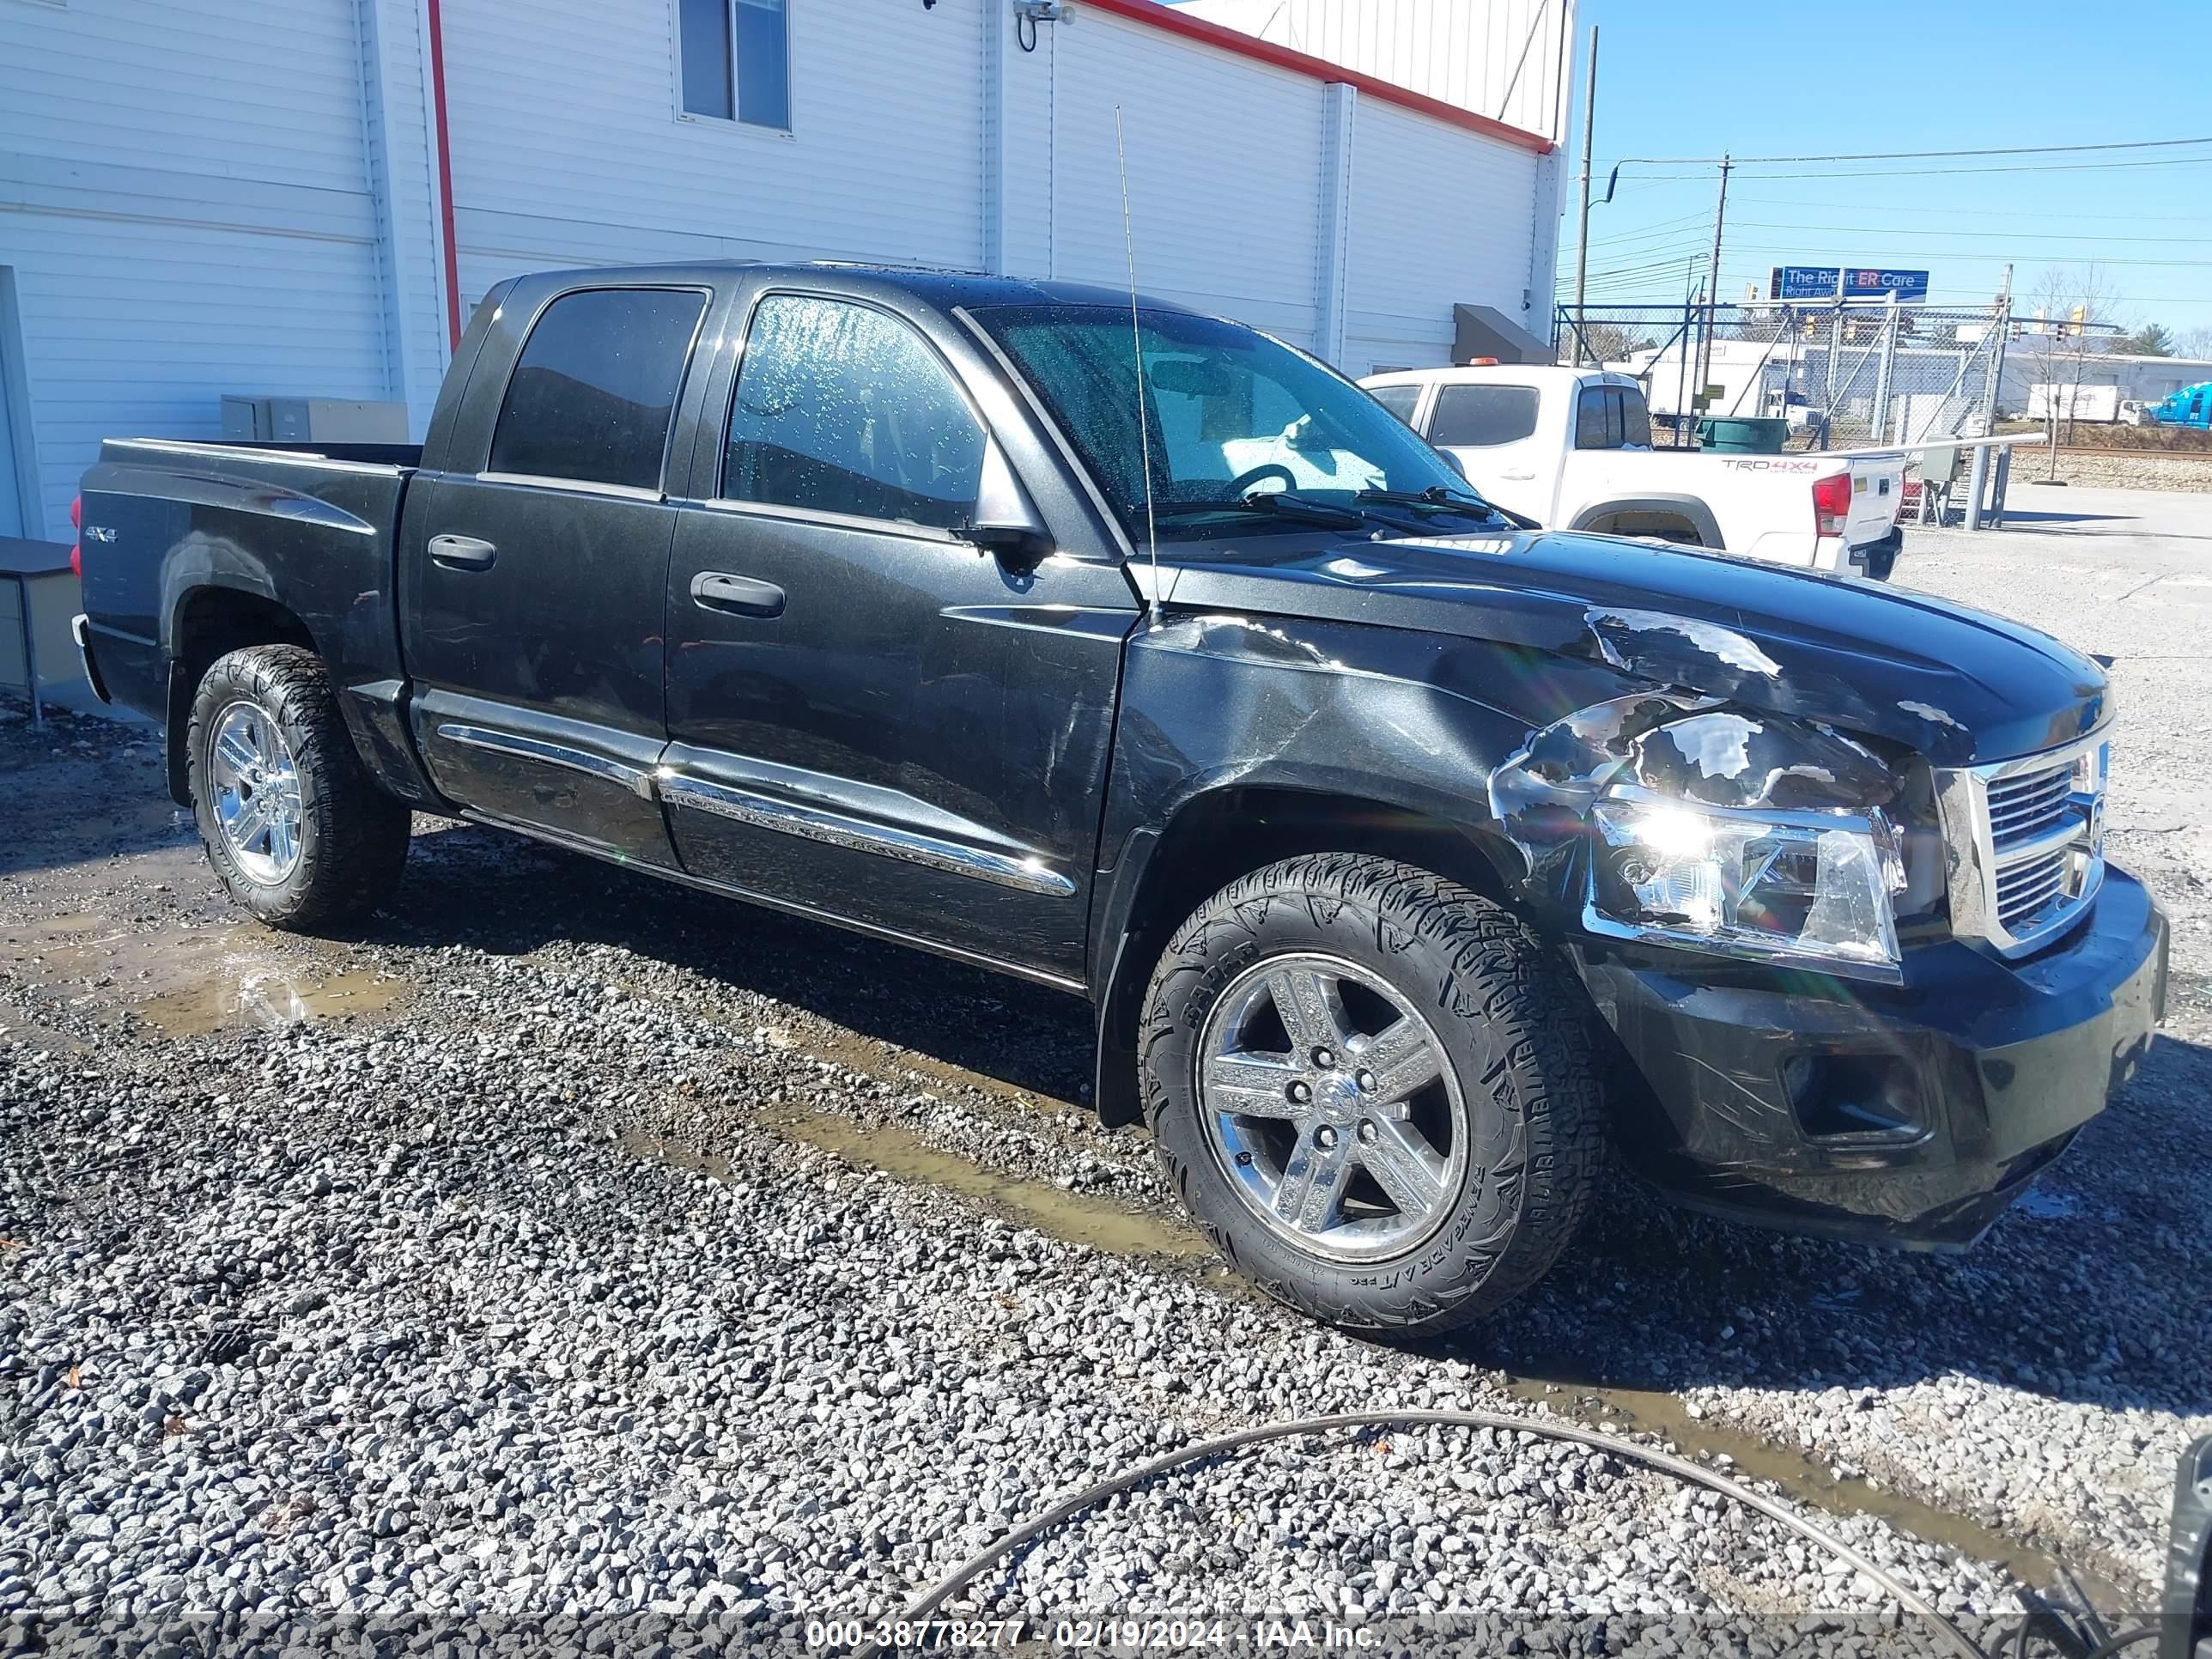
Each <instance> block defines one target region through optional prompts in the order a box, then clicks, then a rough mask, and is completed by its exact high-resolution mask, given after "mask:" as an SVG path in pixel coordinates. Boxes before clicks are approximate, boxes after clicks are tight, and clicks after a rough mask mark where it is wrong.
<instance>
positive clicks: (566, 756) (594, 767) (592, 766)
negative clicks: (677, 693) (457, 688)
mask: <svg viewBox="0 0 2212 1659" xmlns="http://www.w3.org/2000/svg"><path fill="white" fill-rule="evenodd" d="M438 735H439V736H440V737H441V738H445V739H446V740H447V742H448V743H461V744H467V745H468V746H469V747H470V748H471V749H489V750H491V751H492V752H493V753H495V754H500V755H514V756H519V757H521V758H522V759H524V760H534V761H543V762H544V763H545V764H546V765H548V766H560V767H565V768H567V769H568V770H569V771H571V772H581V773H582V774H584V775H585V776H586V777H592V778H599V779H601V780H603V781H605V782H608V783H616V784H620V785H621V786H622V787H623V788H625V789H627V790H629V792H630V793H632V794H633V795H637V796H640V797H641V798H642V799H646V800H651V799H653V774H652V773H651V772H650V771H648V770H647V769H646V768H644V767H641V766H631V765H629V764H628V763H626V762H623V761H618V760H611V759H609V758H608V757H606V756H605V755H595V754H592V752H591V751H590V750H585V749H571V748H569V747H568V744H561V743H548V742H547V741H546V740H545V739H544V738H528V737H524V736H523V735H522V734H521V733H520V732H495V731H492V730H490V729H489V727H486V726H465V725H462V724H461V723H459V721H453V720H449V721H447V722H445V723H444V724H442V725H441V726H439V727H438Z"/></svg>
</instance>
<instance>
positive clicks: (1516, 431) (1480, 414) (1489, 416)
mask: <svg viewBox="0 0 2212 1659" xmlns="http://www.w3.org/2000/svg"><path fill="white" fill-rule="evenodd" d="M1535 430H1536V388H1535V387H1534V386H1446V387H1444V388H1443V391H1441V392H1437V406H1436V408H1435V409H1434V410H1431V413H1430V415H1429V441H1430V442H1431V443H1432V444H1437V445H1441V446H1443V447H1447V448H1453V449H1487V448H1489V447H1491V446H1492V445H1493V444H1510V443H1518V442H1519V441H1521V440H1522V439H1523V438H1527V437H1530V436H1533V435H1534V433H1535Z"/></svg>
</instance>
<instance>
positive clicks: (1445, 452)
mask: <svg viewBox="0 0 2212 1659" xmlns="http://www.w3.org/2000/svg"><path fill="white" fill-rule="evenodd" d="M1431 447H1434V446H1431ZM1437 459H1439V460H1441V461H1442V462H1443V464H1444V465H1446V466H1448V467H1449V468H1450V469H1451V470H1452V471H1455V472H1456V473H1458V474H1459V476H1460V477H1461V478H1462V479H1463V480H1464V479H1466V477H1467V467H1466V465H1465V464H1464V463H1463V462H1462V461H1461V459H1460V458H1459V457H1458V456H1456V455H1455V454H1453V453H1451V451H1449V449H1439V450H1437Z"/></svg>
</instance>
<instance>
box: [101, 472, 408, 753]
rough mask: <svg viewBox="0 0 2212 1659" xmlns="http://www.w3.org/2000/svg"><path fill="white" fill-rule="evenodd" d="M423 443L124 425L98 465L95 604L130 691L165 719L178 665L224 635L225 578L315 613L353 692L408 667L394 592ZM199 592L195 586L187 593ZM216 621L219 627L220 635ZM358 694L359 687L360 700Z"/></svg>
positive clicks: (315, 625) (111, 658) (120, 681)
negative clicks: (219, 584)
mask: <svg viewBox="0 0 2212 1659" xmlns="http://www.w3.org/2000/svg"><path fill="white" fill-rule="evenodd" d="M421 459H422V451H421V449H420V448H419V447H416V446H415V445H412V444H327V445H324V446H322V447H319V448H313V449H309V448H302V447H296V446H291V445H285V444H275V443H196V442H191V441H182V440H177V439H168V438H112V439H110V440H108V441H106V443H104V444H103V445H101V446H100V460H99V463H98V464H97V465H94V467H93V468H92V469H91V471H88V472H87V473H86V474H85V477H84V488H83V501H82V520H83V523H82V532H81V533H82V537H83V539H84V542H85V543H86V544H88V548H94V549H96V550H97V556H95V557H91V558H88V559H86V560H85V561H84V566H85V573H84V609H85V614H86V617H87V618H88V627H89V629H90V630H91V633H92V635H93V636H94V647H95V650H96V653H97V656H98V659H99V662H100V672H101V675H102V678H104V679H105V680H106V684H107V686H108V689H109V690H110V692H111V693H112V695H113V696H114V697H115V699H116V701H117V702H121V703H123V704H125V706H126V707H129V708H135V709H137V710H138V711H139V712H140V713H142V714H147V715H149V716H151V717H152V718H153V719H155V720H167V719H169V718H171V717H172V716H173V714H174V713H175V712H176V711H175V710H174V709H173V708H172V707H171V701H172V696H173V687H172V685H171V684H170V681H171V665H172V664H174V665H177V666H178V667H179V669H181V670H182V671H185V672H188V673H190V674H191V675H192V676H193V678H195V679H196V678H197V670H198V666H199V665H198V664H197V663H196V661H195V658H196V656H197V654H201V653H203V652H204V647H205V646H206V645H207V644H208V643H209V641H211V640H213V639H218V638H219V637H220V634H219V628H220V625H221V618H220V617H216V616H215V615H213V614H212V613H208V612H204V611H203V610H202V609H200V607H203V606H204V605H207V604H209V603H210V599H209V598H208V595H207V592H206V584H207V582H208V579H209V578H210V577H211V576H220V577H222V579H223V586H225V587H226V588H227V589H228V592H230V593H232V594H234V595H242V596H246V597H245V598H244V599H232V600H229V601H226V602H227V603H230V604H233V605H236V604H240V603H246V604H250V603H251V599H250V596H251V595H253V594H257V593H258V594H262V595H265V596H267V598H268V599H270V602H271V603H272V604H273V603H276V602H277V601H278V600H279V599H280V596H281V600H282V603H283V606H284V608H286V609H287V610H289V611H290V612H292V613H293V614H294V615H295V616H296V617H299V618H300V619H301V621H303V622H305V623H306V624H307V631H308V633H309V634H310V635H312V641H313V646H314V648H315V649H316V650H317V651H318V652H319V653H321V654H322V656H323V658H324V659H325V661H326V662H327V663H328V664H329V665H330V667H331V678H332V679H333V680H334V681H335V683H336V684H337V685H338V686H339V687H340V688H341V689H349V688H356V687H361V686H364V685H368V684H374V683H380V682H386V681H389V682H390V683H391V684H392V685H393V686H394V687H395V689H396V687H397V685H398V681H399V678H400V664H399V635H398V619H397V612H396V611H395V609H394V599H393V593H392V587H393V572H394V569H395V564H396V561H395V550H396V548H397V545H398V544H397V532H398V524H399V511H400V505H401V502H402V501H403V500H404V497H405V495H406V489H407V483H408V480H409V478H410V477H411V476H412V474H413V471H414V469H415V468H416V465H418V464H419V463H420V461H421ZM195 589H197V590H200V597H199V598H198V599H188V598H185V597H183V596H186V595H189V594H191V593H192V592H193V591H194V590H195ZM210 629H216V630H218V631H217V632H215V633H210ZM346 701H348V702H350V699H348V700H346Z"/></svg>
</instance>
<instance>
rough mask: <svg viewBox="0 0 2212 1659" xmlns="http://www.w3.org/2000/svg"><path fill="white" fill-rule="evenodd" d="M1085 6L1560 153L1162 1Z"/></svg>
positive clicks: (1522, 133) (1085, 1)
mask: <svg viewBox="0 0 2212 1659" xmlns="http://www.w3.org/2000/svg"><path fill="white" fill-rule="evenodd" d="M1080 3H1081V4H1082V5H1085V6H1091V7H1095V8H1096V9H1098V10H1100V11H1105V12H1111V13H1113V14H1114V15H1115V16H1117V17H1128V18H1133V19H1134V20H1135V21H1138V22H1139V23H1149V24H1151V25H1152V27H1154V28H1157V29H1164V30H1166V31H1167V32H1168V33H1170V34H1180V35H1182V36H1184V37H1185V38H1186V39H1188V40H1203V41H1204V42H1206V45H1207V46H1218V47H1219V48H1220V49H1221V50H1222V51H1224V52H1235V53H1236V54H1237V56H1238V57H1240V58H1256V59H1258V60H1259V61H1260V62H1261V63H1263V64H1273V65H1274V66H1275V67H1276V68H1278V69H1286V70H1291V72H1292V73H1293V74H1297V75H1304V76H1310V77H1311V78H1312V79H1314V80H1316V81H1325V82H1327V81H1336V82H1343V83H1344V84H1345V85H1346V86H1348V87H1357V88H1358V89H1359V90H1360V91H1361V92H1362V93H1364V94H1366V95H1367V96H1368V97H1370V98H1378V99H1380V100H1382V101H1383V102H1384V103H1386V104H1396V105H1398V106H1401V107H1402V108H1405V109H1410V110H1413V111H1416V112H1419V113H1420V114H1422V115H1425V116H1427V117H1428V118H1430V119H1431V120H1435V121H1444V122H1448V123H1449V124H1450V125H1453V126H1455V127H1464V128H1466V129H1467V131H1469V132H1479V133H1480V134H1481V135H1482V136H1483V137H1486V138H1496V139H1498V140H1499V141H1501V142H1502V143H1508V144H1514V145H1517V146H1518V147H1519V148H1521V149H1525V150H1530V151H1533V152H1534V153H1535V154H1536V155H1550V154H1551V153H1552V152H1553V150H1554V149H1557V148H1558V146H1557V145H1555V144H1553V142H1552V141H1551V140H1550V139H1549V138H1547V137H1544V135H1543V134H1542V133H1541V132H1531V131H1528V129H1527V128H1525V127H1516V126H1509V125H1506V124H1505V123H1504V122H1503V121H1498V120H1493V119H1492V118H1490V117H1489V116H1487V115H1477V114H1476V113H1475V112H1474V111H1473V110H1471V109H1462V108H1461V107H1460V106H1458V105H1457V104H1447V103H1446V102H1444V101H1443V100H1442V99H1441V98H1431V97H1430V96H1429V95H1428V94H1425V93H1419V92H1415V91H1413V90H1412V89H1411V88H1407V87H1401V86H1400V85H1398V84H1397V83H1396V82H1392V81H1382V80H1377V79H1376V77H1375V76H1371V75H1362V74H1361V73H1359V71H1358V70H1348V69H1346V68H1345V67H1344V65H1343V64H1332V63H1330V62H1329V61H1328V59H1327V58H1314V57H1310V56H1309V55H1307V54H1306V53H1304V52H1292V51H1291V49H1290V48H1289V47H1288V46H1277V45H1275V44H1274V43H1273V41H1270V40H1261V39H1260V38H1259V37H1258V36H1256V35H1251V34H1246V33H1243V31H1242V30H1241V29H1232V28H1228V27H1225V26H1223V25H1222V24H1219V23H1209V22H1207V21H1206V20H1205V19H1203V18H1200V17H1193V16H1191V15H1188V13H1186V12H1182V11H1178V10H1176V8H1174V7H1173V6H1166V5H1162V4H1160V3H1159V0H1080Z"/></svg>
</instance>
